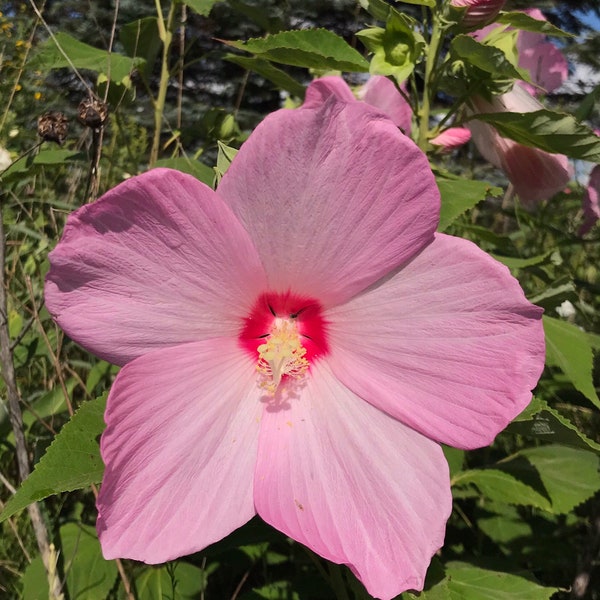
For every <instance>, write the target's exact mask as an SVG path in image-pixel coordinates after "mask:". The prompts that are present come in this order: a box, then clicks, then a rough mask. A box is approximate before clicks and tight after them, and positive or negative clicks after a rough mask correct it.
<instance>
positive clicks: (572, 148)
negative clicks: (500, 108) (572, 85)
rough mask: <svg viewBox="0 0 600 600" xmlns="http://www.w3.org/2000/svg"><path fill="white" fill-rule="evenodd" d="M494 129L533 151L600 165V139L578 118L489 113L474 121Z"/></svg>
mask: <svg viewBox="0 0 600 600" xmlns="http://www.w3.org/2000/svg"><path fill="white" fill-rule="evenodd" d="M471 118H473V119H477V120H479V121H485V122H486V123H490V124H491V125H493V126H494V127H495V128H496V129H497V130H498V131H499V133H500V134H501V135H503V136H504V137H507V138H510V139H512V140H515V141H516V142H519V143H520V144H523V145H524V146H531V147H532V148H540V149H541V150H545V151H546V152H554V153H559V154H566V155H567V156H570V157H572V158H579V159H581V160H588V161H591V162H600V137H598V136H597V135H595V134H594V132H593V131H592V130H591V129H590V128H589V127H588V126H587V125H583V124H581V123H578V122H577V120H576V119H575V117H573V116H572V115H567V114H563V113H557V112H554V111H551V110H546V109H542V110H536V111H534V112H527V113H505V112H502V113H489V114H478V115H475V116H473V117H471Z"/></svg>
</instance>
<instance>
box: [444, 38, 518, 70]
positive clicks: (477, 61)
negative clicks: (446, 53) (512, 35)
mask: <svg viewBox="0 0 600 600" xmlns="http://www.w3.org/2000/svg"><path fill="white" fill-rule="evenodd" d="M450 52H451V55H452V58H453V59H455V60H456V59H460V60H462V61H464V62H465V63H466V65H467V66H468V67H477V68H478V69H480V70H481V71H483V72H485V73H488V74H489V75H491V76H492V77H497V78H512V79H523V76H524V75H523V73H521V72H520V71H518V70H517V69H516V68H515V67H514V66H513V64H512V63H511V62H510V61H509V60H508V59H507V58H506V55H505V54H504V52H502V50H500V49H498V48H496V47H494V46H488V45H486V44H482V43H480V42H478V41H477V40H475V39H473V38H472V37H471V36H470V35H457V36H456V37H455V38H454V39H453V40H452V42H451V44H450Z"/></svg>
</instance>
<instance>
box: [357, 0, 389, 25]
mask: <svg viewBox="0 0 600 600" xmlns="http://www.w3.org/2000/svg"><path fill="white" fill-rule="evenodd" d="M359 2H360V5H361V6H362V7H363V8H364V9H365V10H366V11H367V12H368V13H369V14H370V15H371V16H372V17H374V18H375V19H377V20H378V21H387V18H388V17H389V16H390V10H391V6H390V5H389V4H388V3H387V2H386V1H385V0H359Z"/></svg>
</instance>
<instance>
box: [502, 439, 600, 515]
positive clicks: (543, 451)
mask: <svg viewBox="0 0 600 600" xmlns="http://www.w3.org/2000/svg"><path fill="white" fill-rule="evenodd" d="M599 467H600V457H598V455H597V454H595V453H593V452H588V451H586V450H580V449H577V448H569V447H567V446H559V445H555V444H552V445H548V446H539V447H537V448H526V449H525V450H521V451H520V452H519V453H518V454H517V455H516V456H515V457H514V458H512V459H511V460H510V461H508V462H503V463H502V465H501V468H502V470H503V471H506V472H507V473H510V474H511V475H514V476H516V477H519V478H520V479H521V480H524V481H530V482H531V481H535V480H537V479H538V478H539V480H540V482H541V483H542V485H543V488H544V490H545V491H546V493H547V494H548V496H549V498H550V500H551V504H550V508H549V509H546V510H548V511H549V512H551V513H554V514H564V513H567V512H569V511H570V510H572V509H573V508H575V507H576V506H578V505H579V504H581V503H582V502H585V501H586V500H587V499H588V498H590V497H591V496H593V495H594V494H595V493H596V492H597V491H598V490H600V472H599V471H598V468H599ZM514 504H518V502H514Z"/></svg>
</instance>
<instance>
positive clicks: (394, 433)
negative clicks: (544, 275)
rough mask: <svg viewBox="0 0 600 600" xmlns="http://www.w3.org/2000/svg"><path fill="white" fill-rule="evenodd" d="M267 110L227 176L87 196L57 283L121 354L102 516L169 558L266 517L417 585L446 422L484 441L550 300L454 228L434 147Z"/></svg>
mask: <svg viewBox="0 0 600 600" xmlns="http://www.w3.org/2000/svg"><path fill="white" fill-rule="evenodd" d="M317 88H318V84H316V86H312V87H311V88H310V89H309V90H308V93H307V100H306V102H305V104H304V106H303V107H302V108H299V109H296V110H281V111H278V112H276V113H273V114H272V115H270V116H268V117H267V118H266V119H265V120H264V121H263V122H262V123H261V124H260V125H259V126H258V127H257V128H256V130H255V132H254V133H253V134H252V135H251V136H250V138H249V139H248V140H247V142H246V143H245V144H244V145H243V146H242V148H241V150H240V151H239V153H238V155H237V156H236V158H235V160H234V161H233V163H232V164H231V166H230V168H229V170H228V171H227V173H226V174H225V176H224V177H223V179H222V181H221V183H220V185H219V188H218V190H217V191H216V192H214V191H213V190H212V189H210V188H209V187H207V186H206V185H203V184H202V183H200V182H199V181H197V180H196V179H194V178H193V177H191V176H188V175H185V174H182V173H179V172H176V171H172V170H165V169H154V170H151V171H149V172H147V173H145V174H143V175H140V176H138V177H134V178H132V179H130V180H128V181H126V182H124V183H123V184H121V185H119V186H117V187H116V188H115V189H113V190H111V191H110V192H108V193H107V194H105V195H104V196H103V197H102V198H101V199H100V200H98V201H96V202H95V203H93V204H90V205H88V206H84V207H83V208H80V209H79V210H77V211H75V212H74V213H73V214H72V215H71V216H70V217H69V219H68V222H67V225H66V228H65V231H64V235H63V237H62V239H61V241H60V242H59V244H58V245H57V247H56V249H55V250H54V251H53V252H52V253H51V254H50V262H51V268H50V271H49V274H48V277H47V283H46V303H47V306H48V309H49V310H50V312H51V314H52V315H53V316H54V318H55V319H56V321H57V322H58V323H59V325H60V326H61V327H62V328H63V329H64V330H65V331H66V332H67V333H68V334H69V335H70V336H71V337H72V338H73V339H75V340H77V341H78V342H79V343H80V344H81V345H82V346H84V347H85V348H87V349H89V350H90V351H91V352H93V353H95V354H96V355H98V356H100V357H102V358H104V359H107V360H109V361H111V362H113V363H116V364H118V365H124V366H123V368H122V369H121V371H120V372H119V374H118V376H117V378H116V380H115V382H114V384H113V387H112V389H111V391H110V394H109V397H108V403H107V409H106V416H105V419H106V423H107V428H106V431H105V432H104V434H103V435H102V441H101V451H102V456H103V459H104V462H105V463H106V471H105V474H104V480H103V483H102V487H101V490H100V495H99V498H98V511H99V516H98V531H99V537H100V542H101V544H102V549H103V552H104V555H105V557H106V558H115V557H128V558H133V559H137V560H142V561H145V562H147V563H160V562H164V561H168V560H171V559H174V558H177V557H179V556H182V555H185V554H189V553H192V552H196V551H199V550H201V549H202V548H204V547H205V546H207V545H209V544H211V543H213V542H215V541H217V540H219V539H221V538H223V537H224V536H226V535H228V534H229V533H230V532H231V531H233V530H234V529H236V528H238V527H240V526H241V525H243V524H244V523H246V522H247V521H248V520H249V519H250V518H252V517H253V516H254V515H255V514H258V515H260V516H261V517H262V518H263V519H264V520H265V521H266V522H268V523H270V524H271V525H273V526H274V527H276V528H277V529H279V530H280V531H282V532H284V533H285V534H286V535H288V536H290V537H291V538H293V539H295V540H297V541H298V542H301V543H302V544H305V545H306V546H308V547H309V548H311V549H312V550H313V551H315V552H317V553H318V554H320V555H321V556H323V557H324V558H326V559H329V560H331V561H333V562H335V563H341V564H346V565H348V566H349V567H350V568H351V569H352V571H353V572H354V573H355V574H356V575H357V577H358V578H359V579H360V580H361V581H362V582H363V583H364V585H365V586H366V588H367V590H368V591H369V592H370V593H371V594H372V595H374V596H376V597H378V598H382V599H384V600H387V599H390V598H393V597H394V596H396V595H397V594H399V593H400V592H402V591H403V590H406V589H417V590H420V589H422V587H423V580H424V576H425V572H426V569H427V566H428V564H429V561H430V559H431V556H432V555H433V554H434V553H435V552H436V551H437V550H438V549H439V548H440V547H441V546H442V544H443V540H444V529H445V522H446V519H447V518H448V516H449V514H450V511H451V504H452V498H451V493H450V484H449V475H448V466H447V464H446V461H445V459H444V455H443V453H442V449H441V447H440V446H439V444H438V442H443V443H446V444H451V445H454V446H458V447H460V448H474V447H478V446H483V445H486V444H489V443H490V442H491V441H492V440H493V439H494V436H495V435H496V434H497V433H498V432H499V431H500V430H502V429H503V428H504V427H505V426H506V424H507V423H508V422H509V421H510V420H511V419H512V418H513V417H514V416H515V415H517V414H518V413H519V412H520V411H521V410H522V409H523V408H524V407H525V406H526V405H527V403H528V402H529V400H530V398H531V389H532V388H533V386H534V385H535V384H536V382H537V379H538V377H539V375H540V372H541V370H542V367H543V362H544V340H543V332H542V327H541V320H540V319H541V312H542V311H541V309H539V308H538V307H535V306H533V305H531V304H530V303H529V302H528V301H527V300H526V299H525V297H524V295H523V292H522V290H521V288H520V287H519V284H518V282H517V281H516V280H515V279H514V278H513V277H512V276H511V275H510V274H509V271H508V269H506V267H504V266H502V265H501V264H499V263H497V262H496V261H494V260H493V259H492V258H490V257H489V256H488V255H486V254H485V253H483V252H482V251H481V250H480V249H479V248H477V247H476V246H475V245H474V244H472V243H471V242H468V241H466V240H463V239H459V238H453V237H450V236H447V235H443V234H436V233H435V230H436V226H437V223H438V214H439V204H440V199H439V194H438V190H437V188H436V185H435V181H434V178H433V175H432V173H431V170H430V168H429V165H428V162H427V159H426V157H425V156H424V155H423V153H422V152H421V151H420V150H418V148H417V147H416V146H415V144H414V143H413V142H411V141H410V140H409V139H408V138H407V137H406V136H404V135H402V133H401V132H400V131H399V130H398V129H397V128H396V126H395V125H394V124H393V123H392V122H391V121H390V120H389V119H387V118H386V117H385V116H383V115H382V114H381V113H379V112H377V111H375V110H374V109H372V108H371V107H369V106H368V105H367V104H365V103H363V102H358V101H355V100H353V99H348V100H347V101H343V100H340V99H339V98H337V97H335V96H334V95H331V96H329V97H325V96H324V95H323V88H321V90H320V91H319V92H318V93H317Z"/></svg>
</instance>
